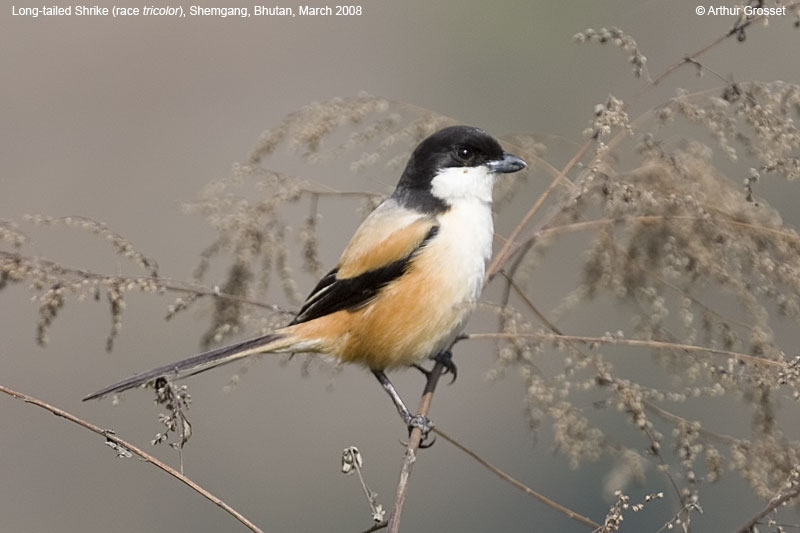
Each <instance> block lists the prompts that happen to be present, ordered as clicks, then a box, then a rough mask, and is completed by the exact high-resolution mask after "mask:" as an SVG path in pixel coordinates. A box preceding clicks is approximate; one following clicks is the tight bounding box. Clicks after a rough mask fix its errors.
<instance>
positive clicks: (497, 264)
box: [486, 139, 594, 279]
mask: <svg viewBox="0 0 800 533" xmlns="http://www.w3.org/2000/svg"><path fill="white" fill-rule="evenodd" d="M593 144H594V139H590V140H588V141H586V142H585V143H583V146H581V147H580V149H579V150H578V152H577V153H576V154H575V155H574V156H573V157H572V159H570V161H569V162H568V163H567V165H566V166H565V167H564V168H563V169H561V172H559V173H558V175H557V176H556V177H555V178H553V181H552V182H550V185H549V186H548V187H547V190H546V191H544V192H543V193H542V194H541V196H539V198H538V199H537V200H536V202H534V204H533V205H532V206H531V208H530V209H529V210H528V212H527V213H525V216H524V217H522V220H520V222H519V224H517V227H515V228H514V230H513V231H512V232H511V235H509V237H508V240H506V243H505V244H504V245H503V247H502V248H501V249H500V251H499V252H498V253H497V255H496V256H495V257H494V259H492V262H491V264H489V268H487V269H486V277H487V278H488V279H492V278H493V277H494V276H495V274H497V272H498V271H499V270H500V269H501V268H503V266H504V265H505V264H506V262H508V260H509V259H510V258H511V256H512V255H514V253H515V252H517V251H518V250H519V245H518V244H517V243H516V242H515V241H516V239H517V237H519V234H520V233H521V232H522V230H523V229H525V226H527V225H528V222H530V220H531V219H532V218H533V216H534V215H535V214H536V213H537V212H538V211H539V208H540V207H542V204H544V201H545V200H546V199H547V197H548V196H550V194H551V193H552V192H553V191H554V190H555V188H556V186H558V185H559V184H561V182H562V181H563V180H565V179H566V177H567V173H569V171H570V170H571V169H572V167H573V166H575V165H576V164H577V163H578V161H580V160H581V158H582V157H583V155H584V154H585V153H586V151H587V150H589V148H590V147H591V146H592V145H593Z"/></svg>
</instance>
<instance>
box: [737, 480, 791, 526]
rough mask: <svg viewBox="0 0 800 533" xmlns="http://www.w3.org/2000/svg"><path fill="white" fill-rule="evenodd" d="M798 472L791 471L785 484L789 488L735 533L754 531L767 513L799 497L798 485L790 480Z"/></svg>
mask: <svg viewBox="0 0 800 533" xmlns="http://www.w3.org/2000/svg"><path fill="white" fill-rule="evenodd" d="M797 475H798V471H797V470H796V469H795V470H792V473H791V474H790V475H789V479H788V480H787V484H788V485H789V488H788V489H787V490H785V491H781V493H778V494H777V495H775V497H774V498H772V499H771V500H770V501H769V503H767V505H766V507H764V508H763V509H762V510H761V511H759V512H758V513H757V514H756V515H755V516H753V517H752V518H751V519H750V520H748V521H747V522H746V523H745V524H744V525H742V526H741V527H740V528H739V529H737V530H736V533H750V532H751V531H754V526H755V525H756V524H757V523H758V522H760V521H761V520H762V519H763V518H764V517H765V516H767V515H768V514H769V513H771V512H772V511H774V510H775V509H777V508H778V507H780V506H782V505H783V504H785V503H787V502H789V501H790V500H793V499H794V498H797V497H798V496H800V483H798V481H797V480H794V481H793V480H792V478H795V477H797Z"/></svg>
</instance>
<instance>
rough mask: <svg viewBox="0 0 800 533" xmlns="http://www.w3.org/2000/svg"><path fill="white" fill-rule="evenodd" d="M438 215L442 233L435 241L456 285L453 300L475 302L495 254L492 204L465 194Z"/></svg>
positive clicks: (445, 266)
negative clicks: (465, 196)
mask: <svg viewBox="0 0 800 533" xmlns="http://www.w3.org/2000/svg"><path fill="white" fill-rule="evenodd" d="M437 218H438V221H439V226H440V228H439V234H438V235H437V236H436V240H435V241H436V242H434V243H432V245H435V246H436V248H438V250H437V252H439V253H441V254H442V255H441V257H443V258H444V259H445V261H444V262H443V264H442V267H443V268H445V269H447V271H448V277H449V278H450V282H451V283H452V284H453V285H454V287H453V288H454V289H455V290H454V291H453V294H454V295H455V296H456V298H455V300H456V301H455V302H454V304H455V305H463V304H472V305H473V306H474V304H475V302H477V300H478V298H479V297H480V294H481V290H483V281H484V276H485V274H486V264H487V262H488V261H489V259H491V257H492V240H493V236H494V225H493V223H492V209H491V204H490V203H487V202H483V201H481V200H478V199H474V198H473V199H466V198H465V199H462V200H461V201H458V202H455V204H454V205H453V206H452V207H451V208H450V209H449V210H448V211H447V212H446V213H444V214H443V215H440V216H439V217H437Z"/></svg>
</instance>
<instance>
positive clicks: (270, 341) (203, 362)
mask: <svg viewBox="0 0 800 533" xmlns="http://www.w3.org/2000/svg"><path fill="white" fill-rule="evenodd" d="M289 337H290V335H286V334H285V333H271V334H269V335H264V336H262V337H256V338H255V339H249V340H246V341H242V342H239V343H236V344H231V345H230V346H224V347H222V348H217V349H216V350H210V351H208V352H204V353H201V354H198V355H195V356H192V357H189V358H188V359H183V360H182V361H177V362H175V363H171V364H169V365H164V366H160V367H158V368H154V369H153V370H149V371H147V372H142V373H141V374H136V375H135V376H131V377H129V378H128V379H124V380H122V381H120V382H117V383H114V384H113V385H109V386H108V387H105V388H103V389H100V390H99V391H97V392H95V393H93V394H90V395H89V396H87V397H86V398H84V399H83V401H86V400H94V399H96V398H102V397H103V396H106V395H107V394H113V393H117V392H122V391H126V390H128V389H133V388H135V387H139V386H142V385H144V384H145V383H149V382H151V381H153V380H155V379H156V378H160V377H162V376H163V377H167V378H172V379H180V378H185V377H188V376H193V375H195V374H199V373H200V372H205V371H206V370H210V369H212V368H214V367H217V366H220V365H224V364H226V363H230V362H232V361H236V360H238V359H241V358H243V357H247V356H249V355H254V354H257V353H264V352H269V351H272V350H275V349H280V348H283V347H284V345H286V344H291V342H288V343H287V342H276V341H281V340H290V339H289Z"/></svg>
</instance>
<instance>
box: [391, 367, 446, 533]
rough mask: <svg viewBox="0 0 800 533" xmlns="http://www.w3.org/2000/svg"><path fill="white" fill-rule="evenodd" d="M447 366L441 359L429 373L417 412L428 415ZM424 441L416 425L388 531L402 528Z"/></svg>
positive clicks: (405, 456)
mask: <svg viewBox="0 0 800 533" xmlns="http://www.w3.org/2000/svg"><path fill="white" fill-rule="evenodd" d="M444 369H445V366H444V365H443V364H442V363H440V362H439V361H437V362H436V364H435V365H434V367H433V370H431V371H430V373H429V374H428V380H427V382H426V383H425V390H424V391H423V392H422V398H421V399H420V402H419V407H418V408H417V414H418V415H422V416H425V417H427V416H428V412H429V411H430V408H431V402H432V401H433V393H434V391H435V390H436V385H437V384H438V383H439V378H441V377H442V373H443V372H444ZM421 441H422V430H421V429H420V428H418V427H415V428H414V429H413V430H412V431H411V435H410V436H409V437H408V446H406V453H405V455H404V456H403V466H402V468H401V469H400V480H399V481H398V482H397V491H396V493H395V498H394V508H393V509H392V514H391V516H390V517H389V525H388V527H389V529H388V533H397V532H398V530H399V528H400V515H401V514H402V512H403V506H404V505H405V502H406V495H407V494H408V480H409V477H410V476H411V471H412V470H413V469H414V463H415V462H416V461H417V450H418V449H419V445H420V442H421Z"/></svg>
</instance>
